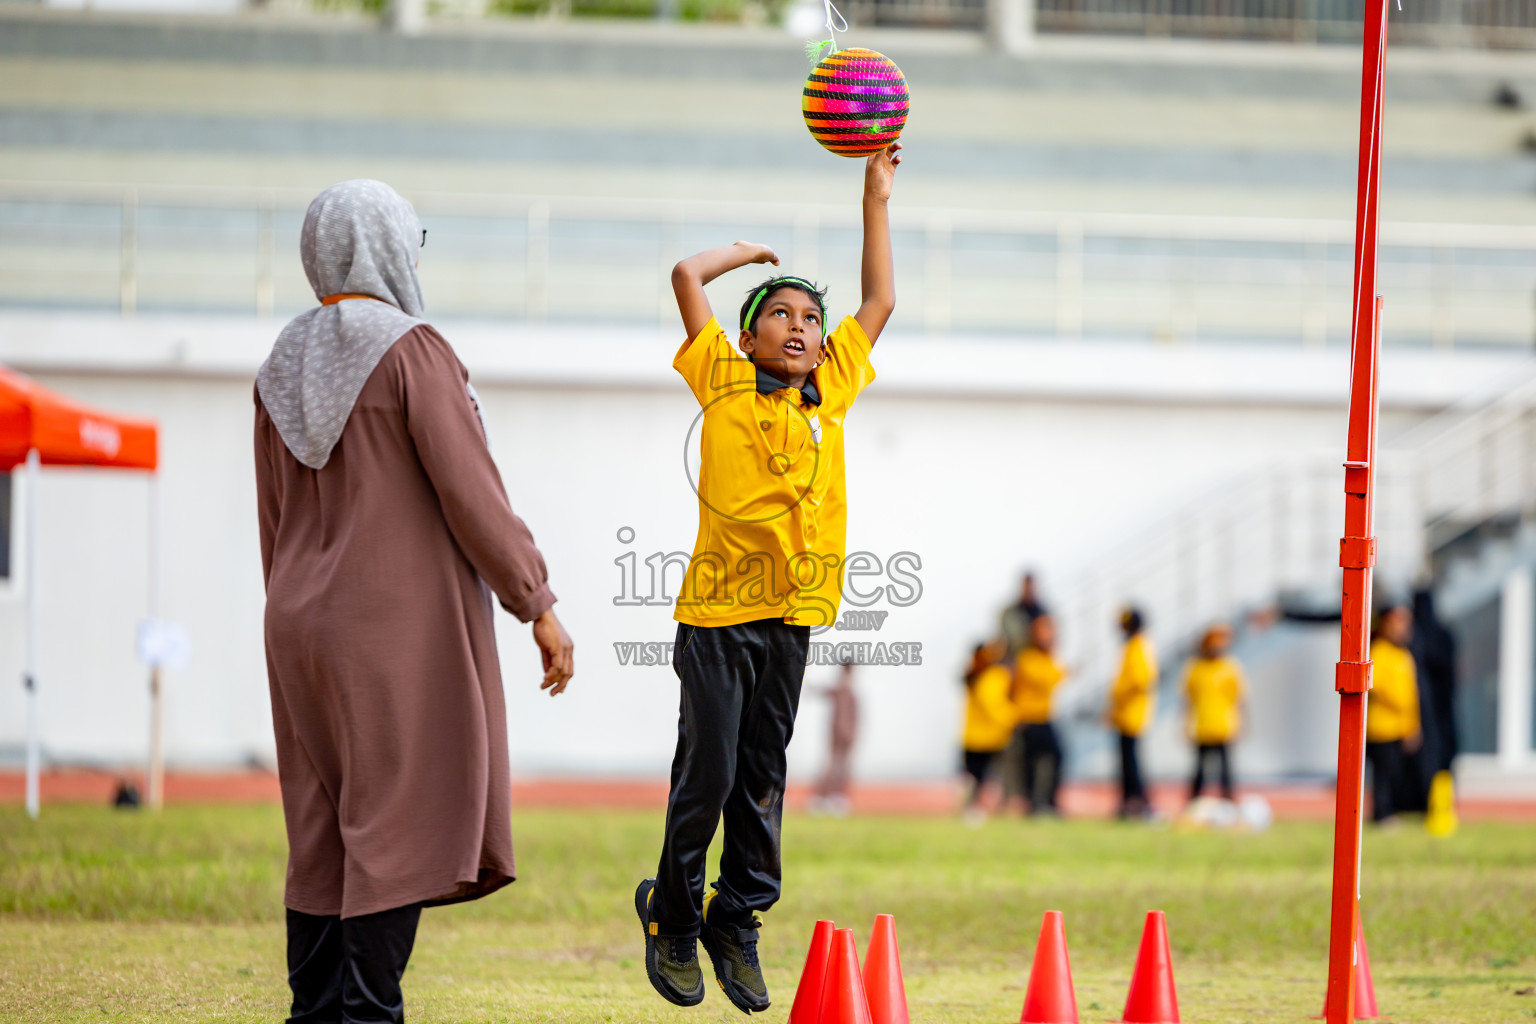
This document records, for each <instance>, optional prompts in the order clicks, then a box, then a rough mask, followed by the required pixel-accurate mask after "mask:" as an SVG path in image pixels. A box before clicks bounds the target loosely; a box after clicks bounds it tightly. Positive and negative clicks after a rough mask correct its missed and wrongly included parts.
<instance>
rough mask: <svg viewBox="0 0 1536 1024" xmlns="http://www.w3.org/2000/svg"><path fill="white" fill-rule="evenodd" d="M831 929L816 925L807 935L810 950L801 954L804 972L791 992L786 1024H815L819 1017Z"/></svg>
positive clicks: (822, 923)
mask: <svg viewBox="0 0 1536 1024" xmlns="http://www.w3.org/2000/svg"><path fill="white" fill-rule="evenodd" d="M835 927H836V925H834V924H833V923H832V922H831V921H817V922H816V928H815V930H814V931H812V932H811V948H810V951H809V952H807V953H806V954H805V968H804V969H803V970H802V971H801V972H800V986H799V987H798V988H796V989H795V1005H794V1006H793V1007H791V1008H790V1011H789V1024H816V1021H817V1018H818V1017H819V1016H820V1015H821V991H822V988H823V986H824V985H825V984H826V980H827V961H829V960H830V959H831V958H832V931H833V929H834V928H835Z"/></svg>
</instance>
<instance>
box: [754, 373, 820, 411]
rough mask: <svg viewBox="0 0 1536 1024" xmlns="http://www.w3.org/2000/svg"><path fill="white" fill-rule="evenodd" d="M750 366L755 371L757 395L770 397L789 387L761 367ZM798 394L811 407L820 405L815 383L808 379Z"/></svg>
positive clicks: (818, 392)
mask: <svg viewBox="0 0 1536 1024" xmlns="http://www.w3.org/2000/svg"><path fill="white" fill-rule="evenodd" d="M752 365H753V367H754V368H755V369H756V370H757V393H758V394H760V395H771V394H773V393H774V392H775V391H782V390H783V389H784V388H787V387H789V385H788V384H785V383H784V382H783V381H781V380H779V378H777V377H775V376H774V375H773V374H771V373H769V372H768V371H767V370H765V369H763V368H762V367H761V366H758V365H757V364H756V363H753V364H752ZM800 394H801V395H802V396H803V397H804V398H805V400H806V401H807V402H810V403H811V404H812V405H820V404H821V392H820V391H817V390H816V382H815V381H814V380H812V379H811V378H810V377H806V378H805V387H803V388H801V389H800Z"/></svg>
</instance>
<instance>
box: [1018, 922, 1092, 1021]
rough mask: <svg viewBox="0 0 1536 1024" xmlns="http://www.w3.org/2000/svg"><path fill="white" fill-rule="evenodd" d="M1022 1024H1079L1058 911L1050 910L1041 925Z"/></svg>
mask: <svg viewBox="0 0 1536 1024" xmlns="http://www.w3.org/2000/svg"><path fill="white" fill-rule="evenodd" d="M1019 1024H1078V1019H1077V995H1076V994H1075V993H1074V992H1073V991H1072V964H1071V962H1070V961H1069V960H1068V959H1067V932H1066V929H1065V928H1063V927H1062V924H1061V911H1059V910H1047V911H1046V912H1045V919H1044V920H1043V921H1041V922H1040V940H1039V941H1038V942H1036V943H1035V963H1034V966H1033V967H1032V968H1030V971H1029V989H1028V990H1027V991H1026V992H1025V993H1024V1012H1023V1013H1022V1014H1020V1015H1019Z"/></svg>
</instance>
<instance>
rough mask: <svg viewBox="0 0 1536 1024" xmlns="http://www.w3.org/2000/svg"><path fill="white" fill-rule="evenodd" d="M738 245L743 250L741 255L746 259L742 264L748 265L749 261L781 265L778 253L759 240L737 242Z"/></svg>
mask: <svg viewBox="0 0 1536 1024" xmlns="http://www.w3.org/2000/svg"><path fill="white" fill-rule="evenodd" d="M736 246H737V248H739V249H741V250H743V251H742V253H741V255H742V256H743V257H745V259H744V260H743V262H742V264H741V265H742V266H746V265H747V264H748V263H772V264H773V265H774V266H778V265H779V257H778V254H777V253H775V252H774V251H773V250H772V249H770V248H769V247H768V246H766V245H762V244H760V243H758V242H737V243H736Z"/></svg>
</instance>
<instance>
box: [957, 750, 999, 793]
mask: <svg viewBox="0 0 1536 1024" xmlns="http://www.w3.org/2000/svg"><path fill="white" fill-rule="evenodd" d="M1000 753H1002V751H1000V750H967V751H964V752H963V753H962V754H961V757H960V767H962V768H964V769H965V774H967V775H969V776H970V777H971V780H972V781H973V782H975V784H976V786H975V788H976V790H977V791H980V789H981V787H982V786H983V785H985V784H986V781H987V773H988V772H990V771H991V770H992V762H993V761H995V760H997V755H998V754H1000Z"/></svg>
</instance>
